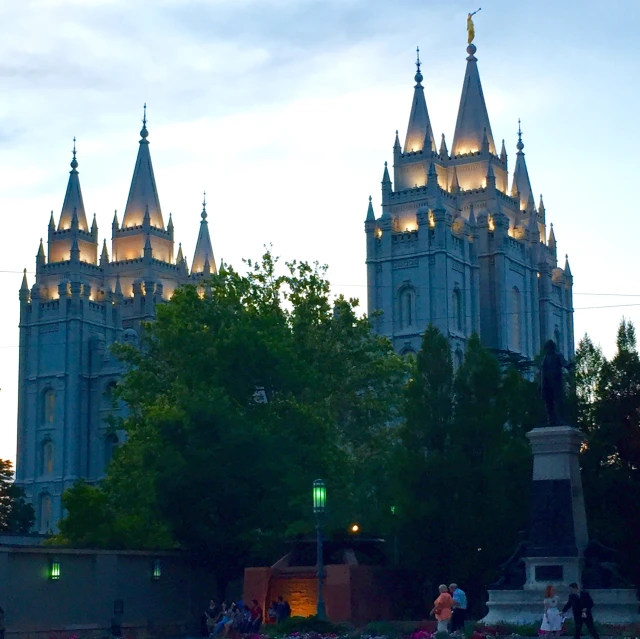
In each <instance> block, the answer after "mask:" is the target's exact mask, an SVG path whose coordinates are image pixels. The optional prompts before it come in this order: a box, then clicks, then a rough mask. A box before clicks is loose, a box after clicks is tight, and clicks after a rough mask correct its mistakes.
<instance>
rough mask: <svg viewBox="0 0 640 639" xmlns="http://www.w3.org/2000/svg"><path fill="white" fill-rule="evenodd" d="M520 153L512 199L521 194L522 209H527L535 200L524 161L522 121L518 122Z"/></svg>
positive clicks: (515, 171) (514, 173)
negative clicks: (530, 202) (532, 200)
mask: <svg viewBox="0 0 640 639" xmlns="http://www.w3.org/2000/svg"><path fill="white" fill-rule="evenodd" d="M516 148H517V149H518V152H517V153H516V168H515V169H514V170H513V182H512V184H511V197H517V196H518V193H519V194H520V208H521V209H526V208H527V205H528V204H529V200H530V199H531V198H533V191H532V190H531V181H530V180H529V172H528V171H527V163H526V162H525V160H524V153H523V152H522V149H524V143H523V142H522V130H521V129H520V120H518V143H517V144H516Z"/></svg>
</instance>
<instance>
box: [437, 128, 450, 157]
mask: <svg viewBox="0 0 640 639" xmlns="http://www.w3.org/2000/svg"><path fill="white" fill-rule="evenodd" d="M438 155H439V156H440V157H441V158H448V157H449V150H448V149H447V142H446V141H445V139H444V133H443V134H442V138H441V139H440V150H439V151H438Z"/></svg>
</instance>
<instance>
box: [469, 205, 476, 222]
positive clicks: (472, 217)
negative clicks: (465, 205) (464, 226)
mask: <svg viewBox="0 0 640 639" xmlns="http://www.w3.org/2000/svg"><path fill="white" fill-rule="evenodd" d="M475 223H476V214H475V212H474V210H473V202H472V203H471V204H469V224H475Z"/></svg>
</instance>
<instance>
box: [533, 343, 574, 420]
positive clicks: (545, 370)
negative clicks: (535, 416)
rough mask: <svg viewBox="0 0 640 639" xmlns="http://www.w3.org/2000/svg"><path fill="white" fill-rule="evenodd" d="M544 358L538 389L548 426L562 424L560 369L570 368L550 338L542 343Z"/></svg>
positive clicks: (562, 387) (562, 391) (562, 393)
mask: <svg viewBox="0 0 640 639" xmlns="http://www.w3.org/2000/svg"><path fill="white" fill-rule="evenodd" d="M544 352H545V355H544V358H543V360H542V365H541V366H540V391H541V394H542V399H543V400H544V405H545V407H546V409H547V422H548V425H549V426H560V425H561V424H562V404H563V399H564V386H563V383H562V369H563V368H566V369H567V370H568V369H569V368H571V366H572V364H569V363H567V361H566V360H565V359H564V357H563V356H562V354H561V353H558V351H557V350H556V343H555V342H554V341H553V340H552V339H550V340H548V341H547V343H546V344H545V345H544Z"/></svg>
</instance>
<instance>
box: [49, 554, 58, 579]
mask: <svg viewBox="0 0 640 639" xmlns="http://www.w3.org/2000/svg"><path fill="white" fill-rule="evenodd" d="M49 579H51V580H53V581H57V580H58V579H60V560H59V559H58V558H57V557H53V558H52V559H51V563H50V565H49Z"/></svg>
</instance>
